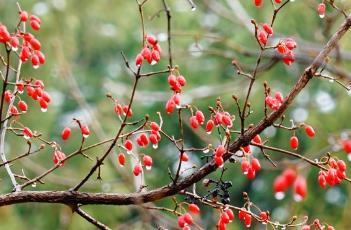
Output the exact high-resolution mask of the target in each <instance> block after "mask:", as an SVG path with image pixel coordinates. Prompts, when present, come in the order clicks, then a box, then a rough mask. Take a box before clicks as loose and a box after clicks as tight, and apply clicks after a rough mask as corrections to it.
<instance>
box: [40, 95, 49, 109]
mask: <svg viewBox="0 0 351 230" xmlns="http://www.w3.org/2000/svg"><path fill="white" fill-rule="evenodd" d="M39 105H40V108H41V111H42V112H46V111H47V110H48V103H47V101H45V100H44V98H42V97H41V98H40V99H39Z"/></svg>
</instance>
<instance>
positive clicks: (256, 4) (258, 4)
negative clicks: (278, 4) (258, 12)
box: [254, 0, 263, 7]
mask: <svg viewBox="0 0 351 230" xmlns="http://www.w3.org/2000/svg"><path fill="white" fill-rule="evenodd" d="M254 3H255V6H257V7H260V6H261V5H262V3H263V0H254Z"/></svg>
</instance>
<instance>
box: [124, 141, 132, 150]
mask: <svg viewBox="0 0 351 230" xmlns="http://www.w3.org/2000/svg"><path fill="white" fill-rule="evenodd" d="M124 147H125V148H126V149H127V151H129V152H130V151H132V150H133V143H132V141H131V140H126V142H124Z"/></svg>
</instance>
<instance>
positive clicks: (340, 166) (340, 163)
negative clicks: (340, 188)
mask: <svg viewBox="0 0 351 230" xmlns="http://www.w3.org/2000/svg"><path fill="white" fill-rule="evenodd" d="M336 163H337V165H338V169H339V170H340V171H342V172H344V171H345V170H346V164H345V162H344V161H343V160H338V161H337V162H336Z"/></svg>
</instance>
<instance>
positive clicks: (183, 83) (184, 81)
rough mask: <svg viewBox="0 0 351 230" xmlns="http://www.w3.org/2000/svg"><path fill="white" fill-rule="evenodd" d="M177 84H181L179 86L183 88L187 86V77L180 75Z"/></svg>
mask: <svg viewBox="0 0 351 230" xmlns="http://www.w3.org/2000/svg"><path fill="white" fill-rule="evenodd" d="M177 82H178V83H179V85H181V86H185V85H186V80H185V77H184V76H183V75H179V76H178V78H177Z"/></svg>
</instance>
